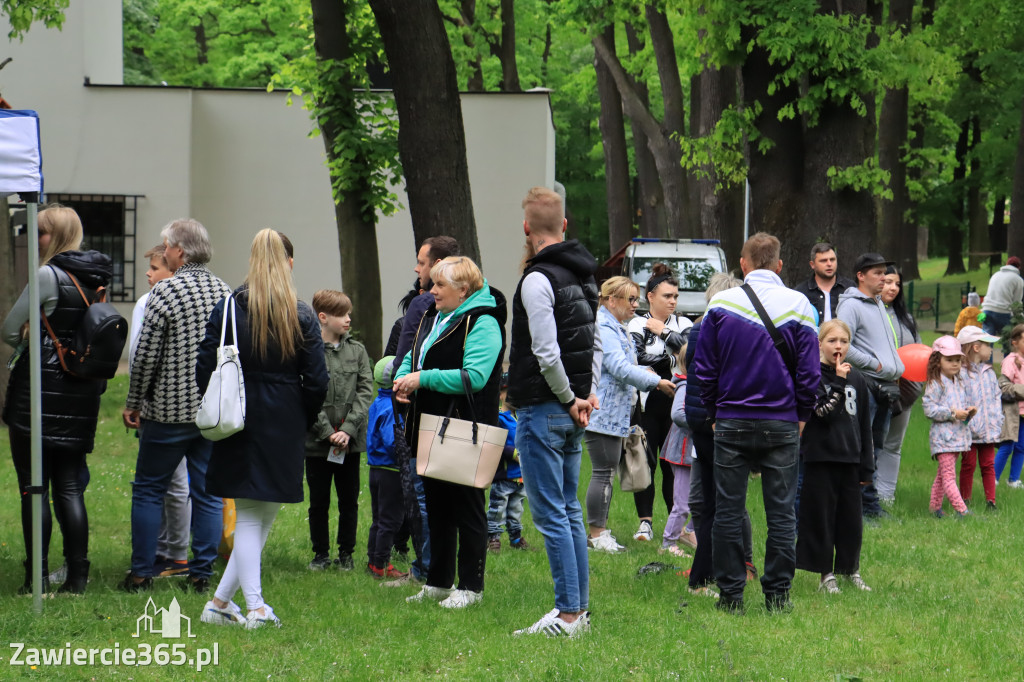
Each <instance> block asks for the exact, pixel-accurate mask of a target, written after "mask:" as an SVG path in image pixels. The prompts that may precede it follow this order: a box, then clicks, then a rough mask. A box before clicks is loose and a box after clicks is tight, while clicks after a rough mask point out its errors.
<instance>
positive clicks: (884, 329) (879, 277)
mask: <svg viewBox="0 0 1024 682" xmlns="http://www.w3.org/2000/svg"><path fill="white" fill-rule="evenodd" d="M892 264H893V263H892V262H891V261H887V260H886V259H885V258H884V257H883V256H882V255H881V254H878V253H864V254H861V255H860V256H859V257H858V258H857V261H856V263H855V264H854V270H855V272H856V277H857V286H856V288H850V289H847V290H846V291H845V292H843V294H842V295H841V296H840V297H839V307H838V308H837V309H836V317H838V318H839V319H840V320H842V321H843V322H845V323H846V324H847V325H848V326H849V327H850V350H849V352H848V353H847V355H846V361H847V362H849V363H850V364H851V365H853V366H854V367H856V368H857V369H859V370H860V371H861V372H862V373H863V374H864V378H865V379H866V380H867V383H868V388H869V389H870V390H869V391H868V408H869V410H870V414H871V435H872V440H873V441H874V445H875V458H876V459H877V458H878V453H879V451H880V450H881V449H882V445H883V444H884V443H885V437H886V434H887V433H888V431H889V419H890V417H891V416H892V410H893V409H897V410H898V409H899V404H900V402H899V397H900V391H899V386H898V384H897V383H896V381H897V380H898V379H899V378H900V375H901V374H903V370H904V367H903V362H902V361H901V360H900V356H899V353H898V352H897V349H898V348H899V341H898V339H897V337H896V330H895V329H894V327H893V325H892V321H891V319H890V318H889V314H888V313H887V312H886V310H885V304H883V303H882V299H881V298H880V294H881V293H882V289H883V288H884V286H885V269H886V268H887V267H888V266H890V265H892ZM863 492H864V504H863V507H864V516H867V517H869V518H885V517H887V516H888V514H887V513H886V512H885V510H883V509H882V507H881V505H880V504H879V502H878V491H877V490H875V486H874V483H871V484H869V485H866V486H864V491H863Z"/></svg>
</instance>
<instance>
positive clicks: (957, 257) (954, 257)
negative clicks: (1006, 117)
mask: <svg viewBox="0 0 1024 682" xmlns="http://www.w3.org/2000/svg"><path fill="white" fill-rule="evenodd" d="M970 132H971V124H970V121H964V122H963V123H961V124H960V137H959V139H957V141H956V160H957V165H956V168H955V169H954V170H953V183H952V184H953V189H954V192H955V193H956V201H955V202H954V204H953V215H952V216H951V218H952V219H951V220H950V222H949V225H948V228H947V232H946V250H947V256H948V258H947V260H946V275H958V274H960V273H963V272H967V270H965V269H964V231H963V224H964V196H963V188H964V179H965V178H966V177H967V150H968V146H967V145H968V140H969V137H970Z"/></svg>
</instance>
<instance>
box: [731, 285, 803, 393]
mask: <svg viewBox="0 0 1024 682" xmlns="http://www.w3.org/2000/svg"><path fill="white" fill-rule="evenodd" d="M740 288H741V289H743V291H744V292H745V293H746V294H747V298H749V299H750V302H751V303H752V304H754V310H756V311H757V315H758V317H760V318H761V322H762V323H763V324H764V328H765V330H767V331H768V335H769V336H771V337H772V343H774V344H775V350H777V351H779V355H781V356H782V362H783V363H784V364H785V365H786V369H787V370H789V375H790V376H791V377H793V380H794V381H795V380H796V362H795V361H794V360H793V352H792V349H791V348H790V347H789V344H788V343H786V340H785V339H784V338H782V334H780V333H779V330H778V329H776V328H775V323H773V322H772V318H771V317H769V316H768V311H767V310H765V309H764V305H762V303H761V299H759V298H758V297H757V294H755V293H754V288H753V287H751V286H750V285H749V284H744V285H743V286H742V287H740Z"/></svg>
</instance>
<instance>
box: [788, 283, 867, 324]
mask: <svg viewBox="0 0 1024 682" xmlns="http://www.w3.org/2000/svg"><path fill="white" fill-rule="evenodd" d="M850 287H853V288H854V289H856V288H857V283H856V282H854V281H853V280H852V279H849V278H847V277H843V276H842V275H839V274H837V275H836V283H835V284H833V285H832V290H831V291H829V292H828V295H829V304H830V307H831V309H832V311H831V312H832V318H833V319H834V318H835V316H836V307H838V306H839V295H840V294H842V293H843V292H844V291H846V290H847V289H849V288H850ZM793 291H799V292H800V293H801V294H803V295H804V296H806V297H807V300H808V301H810V302H811V305H813V306H814V309H815V310H817V311H818V324H821V323H822V322H823V321H824V319H825V294H824V292H822V290H821V289H819V288H818V283H817V282H816V281H815V279H814V275H811V277H810V279H807V280H805V281H803V282H800V283H799V284H797V285H796V286H795V287H793Z"/></svg>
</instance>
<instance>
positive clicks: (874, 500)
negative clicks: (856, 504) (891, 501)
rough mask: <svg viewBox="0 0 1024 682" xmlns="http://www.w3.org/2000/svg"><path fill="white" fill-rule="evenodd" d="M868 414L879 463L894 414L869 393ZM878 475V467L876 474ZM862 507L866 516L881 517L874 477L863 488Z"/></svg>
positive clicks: (876, 459)
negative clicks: (879, 456) (879, 455)
mask: <svg viewBox="0 0 1024 682" xmlns="http://www.w3.org/2000/svg"><path fill="white" fill-rule="evenodd" d="M868 414H870V415H871V440H872V442H873V444H874V446H875V463H876V464H877V462H878V454H879V453H880V452H881V451H882V447H883V446H884V445H885V437H886V436H887V435H888V434H889V422H890V421H891V420H892V413H891V412H890V411H889V406H888V405H882V404H880V403H879V402H878V400H877V399H876V398H875V394H874V393H872V392H871V391H868ZM877 473H878V468H877V466H876V467H875V474H877ZM860 490H861V492H860V494H861V506H862V507H863V513H864V516H881V514H882V505H881V504H879V502H878V489H877V488H875V482H874V475H872V481H871V482H870V483H868V484H867V485H865V486H861V489H860Z"/></svg>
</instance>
